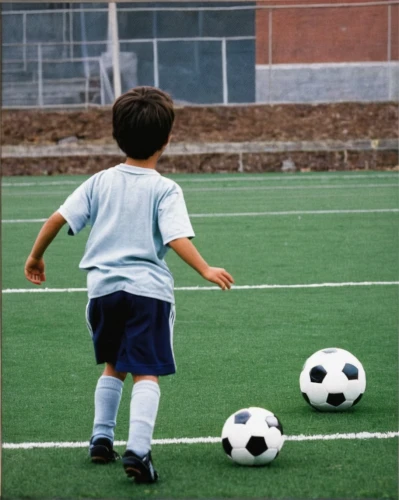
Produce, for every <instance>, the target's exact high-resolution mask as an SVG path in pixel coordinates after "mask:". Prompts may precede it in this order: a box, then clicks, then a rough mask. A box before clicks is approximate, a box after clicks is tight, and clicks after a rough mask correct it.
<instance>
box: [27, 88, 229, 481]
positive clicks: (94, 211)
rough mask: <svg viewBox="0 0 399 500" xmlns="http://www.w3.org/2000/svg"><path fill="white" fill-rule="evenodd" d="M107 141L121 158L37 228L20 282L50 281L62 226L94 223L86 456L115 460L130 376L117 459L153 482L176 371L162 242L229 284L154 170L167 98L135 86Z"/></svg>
mask: <svg viewBox="0 0 399 500" xmlns="http://www.w3.org/2000/svg"><path fill="white" fill-rule="evenodd" d="M112 114H113V137H114V139H115V140H116V142H117V143H118V145H119V147H120V149H121V150H122V151H123V152H124V153H125V154H126V156H127V158H126V161H125V162H124V163H123V164H120V165H117V166H116V167H113V168H110V169H108V170H104V171H101V172H99V173H97V174H95V175H93V176H92V177H91V178H90V179H88V180H87V181H85V182H84V183H83V184H82V185H81V186H80V187H78V188H77V189H76V190H75V191H74V192H73V193H72V194H71V196H69V197H68V199H67V200H66V201H65V203H64V204H63V205H62V206H61V207H60V208H59V209H58V211H56V212H55V213H54V214H53V215H52V216H51V217H50V218H49V219H48V220H47V221H46V223H45V224H44V225H43V227H42V229H41V230H40V232H39V234H38V237H37V239H36V241H35V243H34V245H33V248H32V251H31V253H30V256H29V257H28V259H27V261H26V264H25V276H26V278H27V279H28V280H29V281H31V282H32V283H34V284H36V285H40V284H41V283H42V282H44V281H45V280H46V277H45V265H44V261H43V254H44V252H45V250H46V248H47V247H48V246H49V245H50V243H51V242H52V240H53V239H54V238H55V236H56V235H57V233H58V232H59V230H60V229H61V227H62V226H63V225H64V224H66V223H67V224H68V225H69V230H68V234H70V235H75V234H77V233H78V232H79V231H81V230H82V229H83V228H84V227H85V226H86V224H88V223H90V225H91V232H90V236H89V238H88V241H87V244H86V249H85V252H84V255H83V258H82V260H81V262H80V265H79V267H80V268H81V269H85V270H86V271H87V273H88V274H87V288H88V297H89V302H88V304H87V308H86V319H87V325H88V328H89V331H90V333H91V335H92V338H93V343H94V351H95V357H96V361H97V364H102V363H105V369H104V372H103V374H102V375H101V377H100V378H99V380H98V383H97V386H96V390H95V397H94V399H95V414H94V424H93V432H92V436H91V439H90V447H89V455H90V457H91V460H92V462H94V463H108V462H112V461H114V460H116V459H117V458H119V456H118V454H117V453H116V452H115V451H114V449H113V442H114V429H115V425H116V417H117V413H118V408H119V403H120V400H121V395H122V388H123V382H124V380H125V378H126V376H127V374H128V373H130V374H132V376H133V382H134V385H133V391H132V398H131V403H130V424H129V436H128V441H127V446H126V451H125V453H124V455H123V457H122V462H123V466H124V469H125V472H126V474H127V476H128V477H133V478H134V479H135V481H136V482H140V483H153V482H155V481H156V480H157V479H158V474H157V472H156V471H155V469H154V467H153V463H152V458H151V439H152V435H153V430H154V425H155V420H156V416H157V412H158V404H159V398H160V389H159V385H158V378H159V376H161V375H169V374H172V373H174V372H175V361H174V356H173V345H172V343H173V324H174V319H175V308H174V295H173V278H172V275H171V273H170V271H169V269H168V267H167V265H166V263H165V261H164V256H165V254H166V252H167V250H168V247H171V248H173V250H174V251H175V252H176V253H177V254H178V255H179V256H180V257H181V258H182V259H183V260H184V261H185V262H186V263H187V264H189V265H190V266H191V267H193V268H194V269H195V270H196V271H198V273H199V274H200V275H201V276H202V277H203V278H205V279H206V280H208V281H211V282H213V283H216V284H217V285H219V287H220V288H222V290H226V289H229V288H230V287H231V284H232V283H233V278H232V276H231V275H230V274H229V273H228V272H227V271H225V270H224V269H221V268H216V267H210V266H209V265H208V264H207V263H206V262H205V261H204V259H203V258H202V257H201V255H200V254H199V252H198V251H197V250H196V248H195V247H194V245H193V244H192V243H191V241H190V239H191V238H193V237H194V231H193V229H192V227H191V223H190V220H189V217H188V213H187V209H186V205H185V202H184V198H183V194H182V191H181V188H180V187H179V186H178V185H177V184H176V183H175V182H173V181H172V180H170V179H166V178H164V177H162V176H161V175H160V174H159V173H158V172H157V171H156V170H155V169H156V165H157V161H158V159H159V157H160V156H161V154H162V152H163V151H164V149H165V147H166V146H167V144H168V142H169V140H170V133H171V130H172V125H173V121H174V110H173V101H172V99H171V98H170V97H169V96H168V95H167V94H165V93H164V92H162V91H161V90H159V89H156V88H152V87H137V88H134V89H132V90H130V91H128V92H127V93H125V94H123V95H122V96H121V97H119V98H118V99H117V100H116V101H115V103H114V106H113V109H112Z"/></svg>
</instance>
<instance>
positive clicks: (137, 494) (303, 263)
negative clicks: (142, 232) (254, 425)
mask: <svg viewBox="0 0 399 500" xmlns="http://www.w3.org/2000/svg"><path fill="white" fill-rule="evenodd" d="M334 176H338V177H339V178H335V177H334V178H332V177H331V178H330V177H328V176H326V175H321V176H317V175H315V174H313V175H312V177H306V176H303V177H301V178H298V180H288V179H287V180H286V179H285V178H282V176H273V175H272V176H257V177H260V180H259V181H251V178H250V177H242V178H240V180H236V179H237V176H236V175H235V176H222V177H218V176H213V177H211V176H204V177H201V176H186V177H184V176H176V178H177V179H179V182H180V184H181V185H182V186H183V188H186V189H184V191H185V197H186V201H187V205H188V207H189V210H190V213H213V212H216V211H217V212H220V213H231V212H241V211H242V212H244V211H245V212H259V211H279V210H299V209H300V210H325V209H337V210H339V209H341V210H342V209H344V208H345V209H348V208H351V209H354V208H356V209H370V208H371V209H378V208H397V207H398V206H399V205H398V201H399V200H398V189H397V186H398V183H397V176H392V177H388V178H380V177H378V176H376V175H374V174H373V173H371V174H370V175H369V176H364V174H362V176H358V178H357V177H356V175H353V176H351V177H348V176H347V175H342V176H340V175H339V174H337V173H336V174H334ZM80 179H82V178H80V177H76V178H72V179H71V178H68V177H57V178H55V179H51V181H54V180H57V181H62V180H75V181H76V182H78V181H79V180H80ZM215 179H218V180H217V182H216V181H215ZM220 179H222V180H220ZM5 181H7V179H6V180H5ZM8 181H9V182H23V181H27V182H28V181H30V182H38V183H46V182H49V180H48V179H41V178H29V179H26V178H24V179H8ZM3 182H4V181H3ZM290 182H291V184H293V183H296V184H295V185H304V184H305V185H307V186H308V187H311V189H302V188H301V189H297V190H283V189H281V190H278V189H274V190H272V189H270V190H269V189H265V190H263V191H262V190H250V189H243V190H241V191H239V190H234V191H233V190H230V191H229V190H227V191H223V190H218V191H209V192H207V191H196V190H190V188H196V187H202V188H206V186H209V187H217V186H221V187H222V186H223V185H224V184H225V187H234V186H236V187H243V188H244V187H245V188H247V187H251V186H253V187H262V186H264V187H271V186H276V187H278V186H280V187H285V186H287V185H291V184H289V183H290ZM350 183H351V184H353V185H357V186H361V185H362V184H371V183H373V184H374V183H375V184H390V185H392V187H388V188H385V187H381V188H364V189H363V188H360V187H356V188H353V189H347V188H345V189H341V190H340V189H339V188H333V189H324V190H321V189H319V188H317V187H315V186H320V185H324V184H328V185H333V184H340V185H341V184H345V185H349V184H350ZM76 185H78V184H76ZM70 187H71V186H70V185H67V186H65V185H64V186H63V185H61V186H54V185H51V184H50V185H48V186H42V185H36V186H31V187H29V186H26V187H22V186H21V187H18V188H15V187H4V188H3V194H5V196H3V219H18V218H41V217H47V216H48V215H49V214H51V213H52V212H53V211H54V210H55V209H56V208H57V206H58V205H59V204H60V203H62V200H63V199H64V198H65V196H66V195H67V192H68V189H69V188H70ZM72 187H73V186H72ZM66 188H67V189H66ZM15 189H18V192H17V191H15V192H14V191H12V190H15ZM12 193H14V194H12ZM18 193H19V194H18ZM21 193H22V194H23V193H25V195H24V196H20V194H21ZM34 193H36V194H34ZM38 193H41V194H38ZM398 218H399V216H398V213H392V212H391V213H363V214H353V213H352V214H328V215H327V214H324V215H320V214H319V215H284V216H257V217H248V216H246V217H241V216H240V217H212V218H205V217H203V218H201V217H193V219H192V222H193V225H194V229H195V231H196V233H197V238H196V239H195V240H194V242H195V243H196V245H197V247H198V248H199V249H200V251H201V252H202V253H203V255H204V256H205V258H206V259H207V260H208V261H209V262H210V263H211V264H212V265H221V266H224V267H226V269H228V270H229V271H230V272H231V273H232V274H233V275H234V277H235V280H236V284H237V285H238V286H239V285H260V284H286V285H292V284H311V283H325V282H328V283H331V282H336V283H346V282H362V281H398V276H399V270H398V264H399V263H398V258H397V255H398V247H399V245H398ZM40 226H41V224H40V223H5V224H3V228H2V239H3V255H2V266H3V269H2V281H3V283H2V284H3V289H19V288H24V289H34V288H35V287H34V285H31V284H29V283H28V282H27V281H26V280H25V278H24V276H23V265H24V261H25V259H26V256H27V254H28V252H29V250H30V248H31V245H32V243H33V241H34V238H35V237H36V234H37V232H38V230H39V229H40ZM87 234H88V230H85V231H84V232H82V233H81V234H80V235H78V236H76V237H73V238H72V237H69V236H67V235H66V230H65V228H64V229H63V231H62V233H61V234H60V235H59V236H58V237H57V239H56V240H55V241H54V243H53V244H52V246H51V248H50V249H49V251H48V253H47V254H46V257H45V260H46V264H47V282H46V284H45V285H42V286H47V287H49V288H64V287H65V288H71V287H79V288H84V287H85V274H84V273H83V272H82V271H80V270H79V269H78V268H77V266H78V262H79V260H80V257H81V255H82V252H83V250H84V245H85V240H86V238H87ZM167 260H168V263H169V265H170V267H171V269H172V271H173V273H174V276H175V285H176V286H177V287H184V286H197V285H198V286H206V285H208V284H207V283H206V282H204V281H203V280H202V279H201V278H200V277H199V276H198V275H197V274H196V273H195V272H194V271H192V270H191V269H190V268H188V267H187V266H186V265H185V264H184V263H183V262H181V261H180V260H179V259H178V258H177V257H176V256H175V255H173V254H172V253H171V252H170V253H169V254H168V259H167ZM398 288H399V287H398V286H397V285H383V286H362V287H360V286H359V287H357V286H342V287H337V288H328V287H324V288H310V289H307V288H294V289H293V288H291V289H263V290H261V289H235V290H234V289H233V290H231V291H229V292H221V291H220V290H203V291H186V290H182V291H176V305H177V320H176V325H175V342H174V344H175V356H176V361H177V370H178V371H177V374H176V375H175V376H173V377H165V378H162V380H161V391H162V398H161V404H160V408H159V414H158V419H157V425H156V428H155V433H154V438H155V439H162V438H182V437H188V438H193V437H199V438H200V437H207V436H211V437H219V436H220V434H221V429H222V427H223V424H224V422H225V420H226V419H227V417H228V416H229V415H230V414H232V413H233V412H235V411H237V410H238V409H240V408H244V407H248V406H261V407H264V408H267V409H269V410H271V411H273V412H274V413H275V414H276V415H277V416H278V418H279V419H280V420H281V422H282V423H283V427H284V432H285V434H286V435H288V436H297V435H300V434H305V435H308V436H312V435H325V434H327V435H328V434H335V433H339V434H346V433H358V432H369V433H373V432H381V433H385V432H389V431H397V430H398V379H397V373H398V355H397V353H398V339H397V330H398V323H399V322H398V310H397V305H398V298H399V296H398ZM86 302H87V297H86V293H85V292H69V293H67V292H64V293H43V294H42V293H40V294H36V293H4V294H3V298H2V308H3V313H2V323H3V334H2V419H3V423H2V424H3V425H2V439H3V443H5V444H7V443H8V444H9V443H24V442H36V443H43V442H61V443H62V442H87V441H88V440H89V438H90V433H91V427H92V420H93V408H94V398H93V393H94V388H95V385H96V381H97V378H98V376H99V374H100V373H101V367H97V366H96V365H95V362H94V357H93V353H92V345H91V339H90V336H89V334H88V332H87V330H86V326H85V320H84V309H85V305H86ZM333 346H335V347H341V348H344V349H347V350H349V351H351V352H352V353H353V354H355V355H356V356H357V357H358V358H359V360H360V361H361V362H362V363H363V365H364V368H365V370H366V375H367V388H366V392H365V395H364V397H363V398H362V400H361V402H360V403H359V404H358V405H357V406H356V407H355V408H353V409H351V410H348V411H347V412H341V413H319V412H316V411H315V410H313V409H312V408H310V407H309V406H308V405H307V404H306V403H305V401H304V400H303V398H302V396H301V394H300V390H299V374H300V372H301V369H302V366H303V363H304V361H305V360H306V358H307V357H308V356H310V355H311V354H312V353H313V352H315V351H316V350H318V349H322V348H325V347H333ZM131 387H132V382H131V380H127V381H126V382H125V388H124V394H123V398H122V402H121V406H120V412H119V418H118V424H117V428H116V439H117V440H120V441H125V440H126V438H127V432H128V411H129V399H130V392H131ZM118 450H119V451H120V452H123V447H122V446H119V447H118ZM397 452H398V438H397V437H395V438H390V439H367V440H366V439H364V440H360V439H347V440H336V441H322V440H316V441H302V442H296V441H287V442H286V443H285V445H284V447H283V450H282V452H281V454H280V455H279V457H278V458H277V459H276V460H275V461H274V462H272V463H271V464H270V465H269V466H267V467H262V468H246V467H240V466H237V465H235V464H233V463H231V462H230V461H229V459H228V458H227V457H226V456H225V455H224V452H223V450H222V447H221V445H220V444H219V443H214V444H205V443H199V444H165V445H161V444H155V445H154V446H153V455H154V460H155V463H156V466H157V468H158V469H159V472H160V474H161V481H160V482H159V483H157V484H156V485H151V486H138V485H134V484H130V482H129V481H128V479H127V478H126V477H125V476H124V474H123V471H122V468H121V464H120V463H116V464H111V465H110V466H106V467H96V466H94V465H93V464H91V463H90V461H89V460H88V458H87V449H86V448H85V447H83V448H72V449H68V448H66V449H64V448H63V449H54V448H49V449H37V448H35V449H31V450H21V449H4V450H3V463H2V469H3V470H2V498H9V499H11V498H22V497H24V498H27V497H29V498H37V499H39V498H109V499H110V498H113V499H114V498H132V497H133V498H147V497H148V498H259V497H267V498H281V499H282V498H300V499H305V498H348V499H349V498H359V499H360V498H392V499H394V498H397V488H398V485H397V467H398V459H397Z"/></svg>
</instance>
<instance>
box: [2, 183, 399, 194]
mask: <svg viewBox="0 0 399 500" xmlns="http://www.w3.org/2000/svg"><path fill="white" fill-rule="evenodd" d="M226 182H228V181H226ZM371 188H380V189H385V188H396V189H397V188H399V182H398V183H392V182H391V183H373V184H330V185H328V184H317V185H316V184H314V185H307V186H306V185H303V184H302V185H299V186H298V185H296V186H293V185H291V186H288V185H287V186H217V187H185V188H184V192H190V193H193V192H198V193H205V192H208V191H209V192H216V191H222V192H236V191H281V190H292V189H293V190H298V191H303V190H308V189H371ZM3 194H4V195H6V194H9V195H11V196H39V195H41V196H43V195H48V196H59V195H60V194H66V193H63V192H60V191H56V192H54V193H44V192H25V193H24V194H23V195H21V194H20V193H15V192H13V193H3Z"/></svg>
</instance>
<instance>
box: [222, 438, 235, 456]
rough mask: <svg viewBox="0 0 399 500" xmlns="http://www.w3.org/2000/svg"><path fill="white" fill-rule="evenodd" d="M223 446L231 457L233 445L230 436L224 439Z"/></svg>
mask: <svg viewBox="0 0 399 500" xmlns="http://www.w3.org/2000/svg"><path fill="white" fill-rule="evenodd" d="M222 446H223V449H224V451H225V452H226V454H227V455H229V457H231V450H232V449H233V447H232V446H231V444H230V441H229V438H223V439H222Z"/></svg>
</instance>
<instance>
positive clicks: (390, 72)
mask: <svg viewBox="0 0 399 500" xmlns="http://www.w3.org/2000/svg"><path fill="white" fill-rule="evenodd" d="M387 21H388V33H387V35H388V36H387V38H388V46H387V60H388V100H389V101H390V100H391V99H392V66H391V60H392V5H391V4H389V5H388V19H387Z"/></svg>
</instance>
